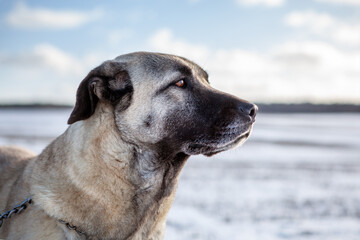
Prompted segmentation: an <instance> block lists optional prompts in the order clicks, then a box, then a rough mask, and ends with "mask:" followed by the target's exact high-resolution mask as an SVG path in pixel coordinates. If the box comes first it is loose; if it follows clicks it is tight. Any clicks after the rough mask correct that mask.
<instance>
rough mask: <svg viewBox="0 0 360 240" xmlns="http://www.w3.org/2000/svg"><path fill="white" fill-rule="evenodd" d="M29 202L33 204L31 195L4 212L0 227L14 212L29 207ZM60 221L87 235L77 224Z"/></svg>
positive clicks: (19, 211) (0, 217)
mask: <svg viewBox="0 0 360 240" xmlns="http://www.w3.org/2000/svg"><path fill="white" fill-rule="evenodd" d="M29 204H32V198H31V197H29V198H27V199H25V200H24V201H23V202H22V203H20V204H19V205H16V206H15V207H14V208H13V209H11V210H9V211H7V212H4V213H2V214H1V215H0V228H1V226H2V224H3V222H4V219H8V218H10V217H11V215H12V214H19V213H21V212H22V211H23V210H25V209H26V208H27V206H28V205H29ZM59 222H60V223H62V224H65V226H66V227H67V228H68V229H70V230H73V231H75V232H77V233H78V234H79V235H85V233H84V232H82V231H80V230H78V229H77V227H76V226H73V225H71V224H70V223H68V222H65V221H63V220H59Z"/></svg>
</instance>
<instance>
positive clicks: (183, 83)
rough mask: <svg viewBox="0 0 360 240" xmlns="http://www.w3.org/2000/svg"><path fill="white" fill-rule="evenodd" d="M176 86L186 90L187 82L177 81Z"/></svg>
mask: <svg viewBox="0 0 360 240" xmlns="http://www.w3.org/2000/svg"><path fill="white" fill-rule="evenodd" d="M175 85H176V86H177V87H180V88H185V87H186V82H185V80H184V79H181V80H180V81H177V82H176V83H175Z"/></svg>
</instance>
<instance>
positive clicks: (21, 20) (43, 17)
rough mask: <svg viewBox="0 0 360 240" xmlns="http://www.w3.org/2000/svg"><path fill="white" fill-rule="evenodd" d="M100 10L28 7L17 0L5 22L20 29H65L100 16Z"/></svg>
mask: <svg viewBox="0 0 360 240" xmlns="http://www.w3.org/2000/svg"><path fill="white" fill-rule="evenodd" d="M101 15H102V11H101V10H98V9H95V10H93V11H89V12H79V11H58V10H50V9H45V8H30V7H28V6H27V5H26V4H25V3H22V2H19V3H17V4H16V5H15V8H14V9H13V10H12V11H11V12H9V13H8V14H7V16H6V17H5V22H6V23H7V24H9V25H10V26H13V27H16V28H21V29H30V30H34V29H51V30H53V29H66V28H76V27H79V26H81V25H83V24H85V23H87V22H90V21H93V20H96V19H98V18H99V17H101Z"/></svg>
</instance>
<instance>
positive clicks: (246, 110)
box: [238, 102, 258, 120]
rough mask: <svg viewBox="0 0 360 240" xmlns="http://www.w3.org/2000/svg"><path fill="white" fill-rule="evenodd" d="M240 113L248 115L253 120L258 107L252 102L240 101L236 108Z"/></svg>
mask: <svg viewBox="0 0 360 240" xmlns="http://www.w3.org/2000/svg"><path fill="white" fill-rule="evenodd" d="M238 109H239V110H240V112H241V114H242V115H245V116H249V117H250V118H251V119H252V120H255V117H256V113H257V111H258V107H257V106H256V105H255V104H252V103H247V102H245V103H241V104H240V105H239V108H238Z"/></svg>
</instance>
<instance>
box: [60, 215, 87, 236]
mask: <svg viewBox="0 0 360 240" xmlns="http://www.w3.org/2000/svg"><path fill="white" fill-rule="evenodd" d="M59 222H60V223H62V224H65V226H66V227H67V228H68V229H70V230H73V231H75V232H77V234H79V235H85V233H84V232H82V231H80V230H79V229H77V227H76V226H73V225H71V224H70V223H68V222H65V221H64V220H61V219H59Z"/></svg>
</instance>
